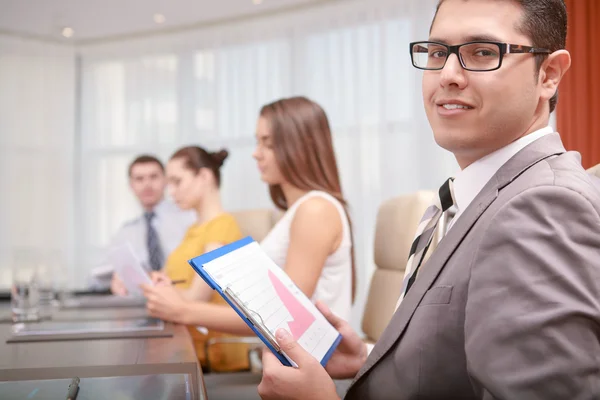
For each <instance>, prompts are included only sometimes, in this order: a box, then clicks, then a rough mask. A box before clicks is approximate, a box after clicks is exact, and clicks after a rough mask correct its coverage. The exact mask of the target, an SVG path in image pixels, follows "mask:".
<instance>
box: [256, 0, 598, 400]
mask: <svg viewBox="0 0 600 400" xmlns="http://www.w3.org/2000/svg"><path fill="white" fill-rule="evenodd" d="M566 30H567V14H566V8H565V5H564V2H563V0H477V1H475V0H470V1H469V0H442V1H440V5H439V6H438V10H437V14H436V17H435V18H434V21H433V23H432V27H431V31H430V38H429V41H423V42H418V43H412V44H411V47H410V49H411V57H412V62H413V65H414V66H415V67H417V68H420V69H423V70H425V72H424V75H423V98H424V105H425V110H426V112H427V116H428V119H429V121H430V124H431V127H432V129H433V132H434V136H435V139H436V141H437V143H438V144H439V145H440V146H442V147H443V148H445V149H447V150H449V151H451V152H452V153H454V155H455V156H456V159H457V161H458V163H459V165H460V167H461V172H460V173H459V174H458V175H457V176H456V179H455V180H454V181H448V182H447V183H446V184H445V185H444V187H443V188H442V189H441V190H440V199H439V200H438V202H437V208H434V209H433V211H432V212H430V213H428V214H426V216H425V217H424V219H423V222H422V224H421V225H427V227H429V228H431V227H435V224H436V222H437V220H436V218H438V217H439V216H440V215H441V213H442V212H443V211H442V210H445V209H447V208H448V207H449V206H451V205H452V204H454V205H455V206H456V208H457V209H458V213H457V214H456V217H455V219H454V220H453V223H452V225H451V227H450V228H449V231H448V232H447V234H446V236H445V237H444V238H443V239H442V240H441V242H440V243H439V245H438V246H437V248H436V249H435V251H434V252H433V254H432V255H431V257H430V258H429V260H428V261H427V262H425V263H424V264H423V265H420V263H421V257H422V255H423V254H424V252H425V250H426V248H427V245H428V244H429V239H423V238H426V237H427V236H428V235H427V231H426V230H422V233H421V234H420V235H419V237H418V238H417V239H416V240H415V244H414V245H413V248H412V249H411V259H410V260H409V264H408V267H407V268H408V272H407V274H406V279H405V284H404V287H403V288H398V292H399V295H400V294H401V295H400V299H401V304H400V306H399V307H398V309H397V311H396V313H395V314H394V316H393V317H392V320H391V321H390V323H389V325H388V327H387V329H386V330H385V332H384V333H383V335H382V337H381V338H380V340H379V342H378V343H377V344H376V345H375V347H374V349H373V350H372V351H371V352H370V354H368V350H367V348H366V346H365V345H364V344H363V343H362V342H361V340H360V338H359V337H358V335H357V334H356V333H354V332H353V331H352V329H351V328H350V327H349V325H348V324H347V323H345V322H344V321H341V320H339V319H338V318H336V317H335V316H333V315H331V313H330V312H329V311H328V310H326V309H325V308H324V307H322V306H320V309H321V310H322V312H323V313H324V314H325V316H326V317H327V318H328V319H329V320H330V321H331V322H332V324H333V325H334V326H335V327H336V328H337V329H338V330H339V331H340V333H342V335H343V337H344V338H343V341H342V343H341V345H340V347H338V349H337V350H336V352H335V353H334V355H333V357H332V358H331V360H330V361H329V363H328V364H327V367H326V369H324V368H322V367H321V366H320V365H319V363H318V362H317V361H316V360H315V359H313V358H312V357H311V356H310V355H309V354H308V353H307V352H305V351H304V350H303V349H302V348H301V347H300V346H298V345H297V344H296V342H295V341H294V340H293V339H292V338H291V337H290V336H289V334H286V332H285V331H282V330H280V331H278V332H277V338H278V340H279V342H280V344H281V345H282V348H283V350H284V351H285V352H286V353H287V354H288V355H289V356H290V357H291V358H292V359H294V361H295V362H296V363H297V364H298V368H297V369H296V368H286V367H283V366H281V364H279V363H278V362H277V360H276V359H275V357H274V356H273V355H272V354H269V353H265V354H264V360H263V361H264V373H263V380H262V382H261V384H260V386H259V393H260V394H261V396H262V397H263V398H264V399H337V398H338V396H337V394H336V391H335V386H334V384H333V381H332V380H331V378H330V376H331V377H334V378H354V382H353V384H352V386H351V387H350V389H349V391H348V393H347V396H346V398H348V399H352V400H355V399H357V400H358V399H421V400H425V399H510V400H513V399H515V400H522V399H523V400H529V399H545V400H547V399H570V400H573V399H599V398H600V192H599V191H598V189H597V188H595V187H594V185H593V184H592V182H591V180H590V176H589V175H587V174H586V173H585V171H584V170H583V168H582V167H581V163H580V158H579V155H578V154H577V153H573V152H565V149H564V148H563V145H562V143H561V140H560V136H559V135H558V134H557V133H554V132H553V131H552V128H550V127H548V123H549V122H548V121H549V115H550V113H551V111H552V110H553V109H554V107H555V104H556V92H557V89H558V84H559V82H560V80H561V78H562V76H563V75H564V73H565V72H566V71H567V70H568V68H569V66H570V56H569V53H568V52H567V51H565V50H564V47H565V39H566ZM590 51H595V50H594V49H590ZM417 270H418V275H417V273H416V271H417ZM329 375H330V376H329Z"/></svg>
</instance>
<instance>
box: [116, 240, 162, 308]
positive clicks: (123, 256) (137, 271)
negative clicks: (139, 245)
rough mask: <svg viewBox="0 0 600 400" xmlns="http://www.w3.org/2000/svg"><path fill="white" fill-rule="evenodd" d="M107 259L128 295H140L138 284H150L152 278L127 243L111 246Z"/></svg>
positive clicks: (141, 294)
mask: <svg viewBox="0 0 600 400" xmlns="http://www.w3.org/2000/svg"><path fill="white" fill-rule="evenodd" d="M108 259H109V261H110V263H111V264H112V265H113V266H114V268H115V273H116V274H117V275H118V276H119V278H120V279H121V280H122V281H123V284H124V285H125V287H126V288H127V293H128V294H129V295H130V296H135V297H142V296H143V293H142V289H141V288H140V285H142V284H146V285H152V279H150V276H149V275H148V273H147V272H146V270H145V269H144V267H143V266H142V262H141V261H140V260H139V258H137V256H136V255H135V252H134V251H133V248H132V247H131V245H130V244H129V243H126V244H124V245H122V246H116V247H113V248H112V249H111V250H110V252H109V254H108Z"/></svg>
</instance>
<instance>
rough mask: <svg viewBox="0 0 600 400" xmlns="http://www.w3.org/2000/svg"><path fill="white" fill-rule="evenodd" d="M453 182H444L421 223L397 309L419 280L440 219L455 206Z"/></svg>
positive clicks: (414, 241)
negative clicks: (418, 277) (421, 267)
mask: <svg viewBox="0 0 600 400" xmlns="http://www.w3.org/2000/svg"><path fill="white" fill-rule="evenodd" d="M453 181H454V178H450V179H448V180H447V181H446V182H444V184H443V185H442V186H441V187H440V189H439V191H438V195H437V196H435V198H434V201H433V204H432V205H430V206H429V208H427V210H425V214H424V215H423V218H422V219H421V222H420V223H419V227H418V228H417V233H416V235H415V239H414V240H413V243H412V246H411V247H410V252H409V255H408V262H407V264H406V270H405V271H404V281H403V283H402V293H401V294H400V298H399V299H398V304H397V306H396V307H398V305H400V303H401V302H402V299H404V296H406V293H408V291H409V290H410V288H411V286H412V285H413V283H414V282H415V279H416V278H417V273H418V272H419V267H420V266H421V264H422V263H423V259H424V258H425V254H427V250H428V249H429V246H430V245H431V241H432V239H433V235H434V234H435V230H436V226H437V224H438V222H439V220H440V217H441V216H442V214H443V213H444V212H446V210H448V209H449V208H450V207H452V205H453V204H454V189H453V185H452V183H453Z"/></svg>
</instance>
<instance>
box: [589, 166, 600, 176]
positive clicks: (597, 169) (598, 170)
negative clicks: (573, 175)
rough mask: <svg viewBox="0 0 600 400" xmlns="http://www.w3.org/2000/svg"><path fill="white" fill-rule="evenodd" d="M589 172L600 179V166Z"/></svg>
mask: <svg viewBox="0 0 600 400" xmlns="http://www.w3.org/2000/svg"><path fill="white" fill-rule="evenodd" d="M587 172H589V173H590V174H592V175H596V176H597V177H598V178H600V164H598V165H595V166H593V167H592V168H590V169H588V170H587Z"/></svg>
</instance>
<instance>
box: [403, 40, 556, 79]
mask: <svg viewBox="0 0 600 400" xmlns="http://www.w3.org/2000/svg"><path fill="white" fill-rule="evenodd" d="M509 53H513V54H550V53H551V51H550V50H548V49H541V48H538V47H531V46H523V45H517V44H508V43H499V42H488V41H481V42H468V43H463V44H459V45H456V46H448V45H447V44H444V43H438V42H413V43H411V44H410V57H411V59H412V64H413V66H414V67H415V68H419V69H424V70H430V71H434V70H440V69H443V68H444V66H445V65H446V61H447V60H448V57H449V56H450V54H456V56H457V57H458V59H459V60H460V65H461V66H462V67H463V68H464V69H466V70H467V71H477V72H484V71H494V70H496V69H498V68H500V67H501V66H502V59H503V57H504V55H505V54H509Z"/></svg>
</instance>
